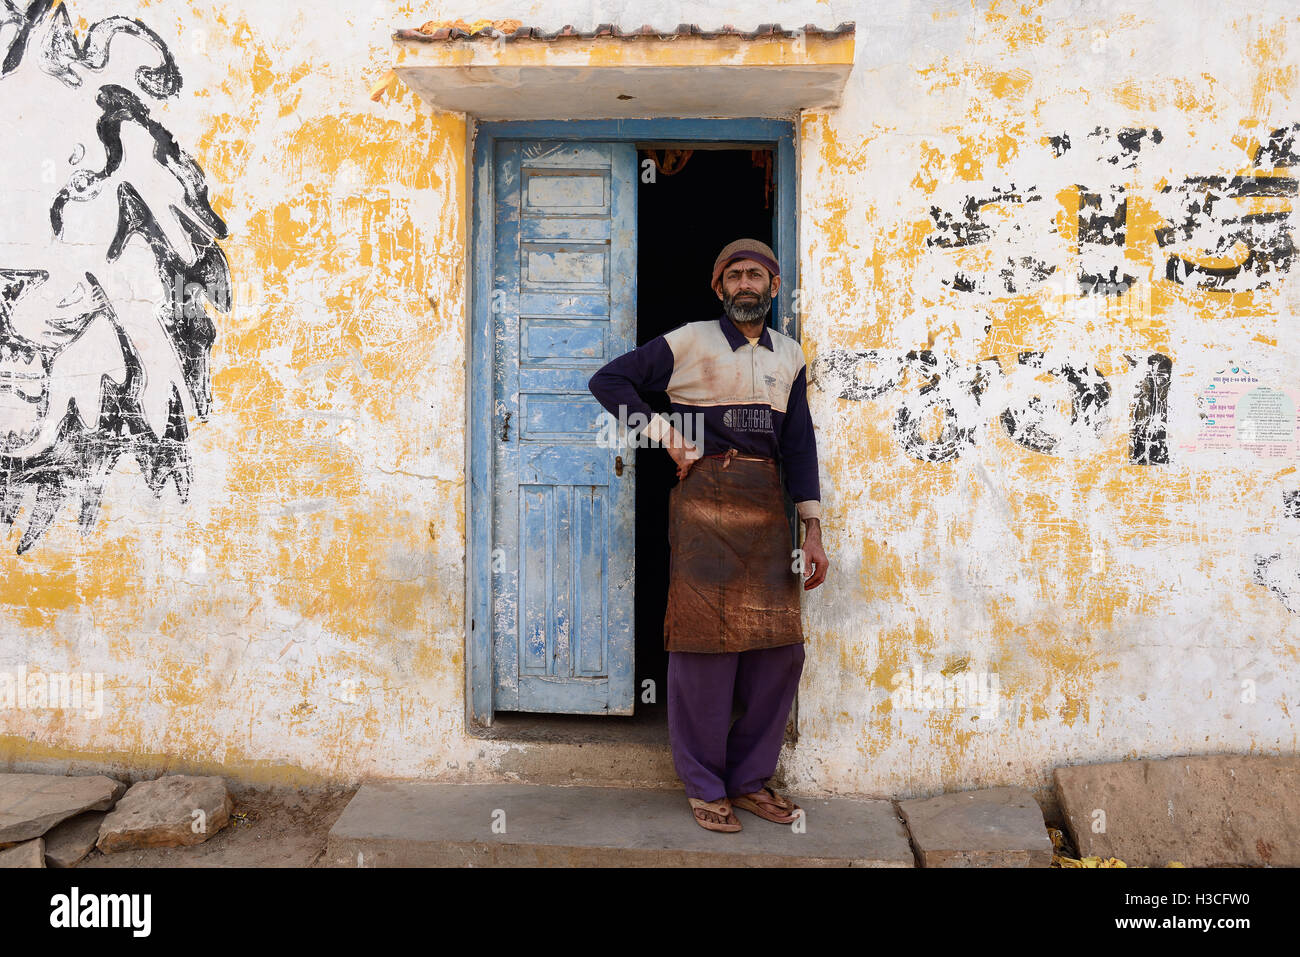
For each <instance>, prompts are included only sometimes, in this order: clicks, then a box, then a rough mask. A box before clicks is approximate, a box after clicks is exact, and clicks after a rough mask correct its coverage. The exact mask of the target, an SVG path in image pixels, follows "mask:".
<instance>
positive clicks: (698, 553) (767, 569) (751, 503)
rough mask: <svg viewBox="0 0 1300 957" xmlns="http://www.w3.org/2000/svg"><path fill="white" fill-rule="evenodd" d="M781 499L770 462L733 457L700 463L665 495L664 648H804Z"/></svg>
mask: <svg viewBox="0 0 1300 957" xmlns="http://www.w3.org/2000/svg"><path fill="white" fill-rule="evenodd" d="M785 500H786V496H785V490H784V489H783V488H782V485H781V475H780V471H779V469H778V467H777V464H776V462H775V461H774V460H773V459H768V458H759V457H756V456H747V455H731V454H727V455H707V456H705V457H703V458H701V459H699V460H698V461H697V462H696V463H695V465H694V466H692V468H691V470H690V472H688V473H687V475H686V478H684V479H682V480H681V481H680V482H679V483H678V484H677V487H676V488H674V489H673V490H672V491H671V492H670V493H669V495H668V544H669V546H670V548H671V549H672V552H671V556H670V558H669V569H668V609H667V612H666V613H665V615H664V648H665V649H666V650H668V651H692V652H714V653H726V652H735V651H754V650H757V649H760V648H777V647H780V646H781V645H794V644H803V641H804V637H803V626H802V624H801V622H800V619H799V596H800V594H801V592H802V591H803V576H802V575H801V574H800V573H797V572H795V571H794V564H795V558H794V556H793V555H791V552H792V551H793V550H794V547H795V545H794V543H793V542H792V541H791V538H790V523H789V520H788V519H787V517H786V506H785Z"/></svg>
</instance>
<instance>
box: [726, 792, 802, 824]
mask: <svg viewBox="0 0 1300 957" xmlns="http://www.w3.org/2000/svg"><path fill="white" fill-rule="evenodd" d="M769 794H770V795H771V797H768V795H769ZM731 802H732V804H734V805H735V806H736V807H738V808H740V809H741V810H744V811H748V812H749V813H750V814H757V815H758V816H759V817H761V818H763V819H764V820H765V821H773V822H775V823H777V824H790V823H791V822H793V821H794V819H795V818H797V817H798V816H799V815H798V814H796V813H795V812H796V811H798V810H799V805H797V804H795V803H794V802H793V801H791V800H790V799H789V798H787V797H782V796H781V795H780V794H777V793H776V792H775V791H773V790H772V789H771V788H768V787H765V788H763V790H761V791H755V792H754V793H753V794H743V795H741V796H740V797H734V798H732V799H731Z"/></svg>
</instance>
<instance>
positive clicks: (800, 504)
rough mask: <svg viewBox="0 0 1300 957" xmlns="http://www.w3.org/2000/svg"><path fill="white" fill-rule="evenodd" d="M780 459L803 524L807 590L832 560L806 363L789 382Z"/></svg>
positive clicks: (823, 578)
mask: <svg viewBox="0 0 1300 957" xmlns="http://www.w3.org/2000/svg"><path fill="white" fill-rule="evenodd" d="M779 441H780V446H781V460H782V462H783V463H784V465H785V482H786V490H787V491H788V492H789V493H790V498H792V499H793V500H794V502H795V508H796V509H798V511H799V518H800V520H801V521H802V522H803V526H804V541H803V553H804V559H805V564H804V569H805V571H806V572H807V573H808V574H807V576H806V579H805V581H804V586H803V587H804V590H805V591H806V590H809V589H813V588H816V587H817V586H818V585H820V584H821V583H822V582H824V581H825V580H826V572H827V570H828V568H829V567H830V563H829V561H828V560H827V558H826V551H825V549H824V548H823V547H822V523H821V514H822V507H821V497H822V496H821V478H820V477H819V476H818V474H817V436H816V435H815V434H814V433H813V422H812V413H811V412H810V411H809V410H808V366H807V364H806V363H805V364H804V366H803V367H802V368H801V369H800V370H799V374H798V375H797V376H795V378H794V382H793V383H791V385H790V396H789V398H788V399H787V400H786V405H785V421H784V422H783V423H782V426H781V436H780V440H779Z"/></svg>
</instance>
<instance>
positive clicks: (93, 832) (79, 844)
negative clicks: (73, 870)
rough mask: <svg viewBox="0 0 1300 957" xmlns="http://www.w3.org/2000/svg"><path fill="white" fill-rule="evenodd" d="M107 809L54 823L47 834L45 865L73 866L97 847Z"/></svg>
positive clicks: (88, 812)
mask: <svg viewBox="0 0 1300 957" xmlns="http://www.w3.org/2000/svg"><path fill="white" fill-rule="evenodd" d="M106 817H108V812H107V811H87V812H86V813H85V814H78V815H77V816H76V817H70V818H68V819H67V820H66V821H61V822H60V823H58V824H56V825H54V827H52V828H50V830H49V831H48V832H47V833H46V835H45V865H46V866H47V867H72V866H73V865H75V864H76V863H77V862H78V861H80V860H81V859H82V858H83V857H85V856H86V855H87V854H89V853H90V852H91V851H92V850H94V849H95V842H96V841H98V840H99V826H100V824H101V823H102V822H103V820H104V818H106Z"/></svg>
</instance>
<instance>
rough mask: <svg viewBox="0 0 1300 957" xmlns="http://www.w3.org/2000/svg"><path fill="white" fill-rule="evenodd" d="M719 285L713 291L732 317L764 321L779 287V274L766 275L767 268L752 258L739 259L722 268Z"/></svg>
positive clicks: (742, 321)
mask: <svg viewBox="0 0 1300 957" xmlns="http://www.w3.org/2000/svg"><path fill="white" fill-rule="evenodd" d="M720 286H721V288H720V289H718V290H715V291H716V292H717V294H718V298H719V299H721V300H722V306H723V309H724V311H725V312H726V313H727V315H728V316H729V317H730V318H731V320H732V321H733V322H735V323H737V324H740V325H748V324H750V323H757V322H761V321H762V320H763V317H764V316H766V315H767V310H768V308H769V307H770V306H771V305H772V297H774V296H775V295H776V294H777V292H778V291H779V290H780V288H781V277H780V276H776V277H769V274H768V271H767V269H766V268H764V267H763V266H762V265H760V264H759V263H757V262H755V261H754V260H752V259H738V260H736V261H735V262H733V263H730V264H729V265H728V266H727V268H725V269H724V270H723V271H722V277H721V281H720Z"/></svg>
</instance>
